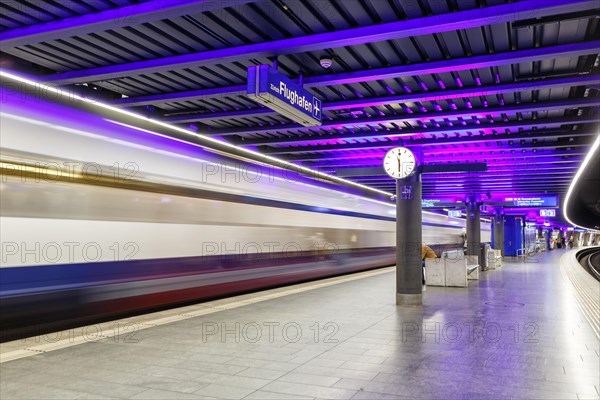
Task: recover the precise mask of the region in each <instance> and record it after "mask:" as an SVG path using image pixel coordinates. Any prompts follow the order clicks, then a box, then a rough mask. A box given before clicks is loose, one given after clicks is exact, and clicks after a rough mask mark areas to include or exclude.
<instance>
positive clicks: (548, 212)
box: [540, 210, 556, 217]
mask: <svg viewBox="0 0 600 400" xmlns="http://www.w3.org/2000/svg"><path fill="white" fill-rule="evenodd" d="M540 217H556V210H540Z"/></svg>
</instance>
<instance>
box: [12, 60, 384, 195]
mask: <svg viewBox="0 0 600 400" xmlns="http://www.w3.org/2000/svg"><path fill="white" fill-rule="evenodd" d="M0 76H1V77H2V78H7V79H11V80H13V81H17V82H21V83H24V84H26V85H29V86H35V87H38V88H40V89H42V90H47V91H49V92H52V93H56V94H59V95H61V96H65V97H68V98H70V99H77V100H81V101H83V102H86V103H89V104H93V105H94V106H97V107H100V108H104V109H107V110H110V111H113V112H116V113H119V114H122V115H127V116H128V117H132V118H135V119H138V120H142V121H145V122H150V123H152V124H155V125H157V126H162V127H165V128H169V129H173V130H176V131H178V132H181V133H184V134H186V135H190V136H194V137H196V138H198V139H200V140H203V141H205V142H208V143H210V144H217V145H219V146H226V147H229V148H231V149H232V150H236V151H241V152H244V153H246V154H248V155H251V156H252V157H257V158H259V159H263V160H265V161H267V162H271V163H273V162H275V163H280V164H283V165H285V166H287V167H290V168H292V170H296V171H298V170H299V171H303V172H306V173H308V174H311V176H317V177H321V178H327V179H330V180H332V181H335V182H339V183H343V184H345V185H350V186H354V187H358V188H360V189H364V190H367V191H369V192H373V193H377V194H380V195H381V194H382V195H385V196H392V195H393V194H392V193H389V192H385V191H383V190H379V189H375V188H372V187H369V186H366V185H361V184H360V183H356V182H352V181H349V180H346V179H343V178H339V177H337V176H333V175H329V174H325V173H323V172H319V171H315V170H312V169H310V168H306V167H302V166H299V165H296V164H292V163H289V162H287V161H283V160H280V159H278V158H275V157H271V156H267V155H264V154H262V153H259V152H256V151H252V150H249V149H245V148H243V147H239V146H236V145H233V144H230V143H227V142H223V141H220V140H217V139H214V138H211V137H208V136H204V135H201V134H198V133H196V132H193V131H190V130H188V129H184V128H181V127H178V126H175V125H171V124H168V123H166V122H162V121H158V120H155V119H151V118H147V117H144V116H143V115H139V114H136V113H133V112H130V111H127V110H123V109H121V108H117V107H114V106H111V105H109V104H104V103H101V102H98V101H97V100H95V99H87V98H85V97H81V96H78V95H76V94H74V93H69V92H66V91H64V90H62V89H58V88H56V87H53V86H48V85H45V84H43V83H40V82H35V81H32V80H30V79H27V78H24V77H22V76H18V75H14V74H12V73H10V72H6V71H3V70H0ZM209 147H210V146H209Z"/></svg>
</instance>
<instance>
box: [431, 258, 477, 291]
mask: <svg viewBox="0 0 600 400" xmlns="http://www.w3.org/2000/svg"><path fill="white" fill-rule="evenodd" d="M425 270H426V271H427V282H426V283H427V285H431V286H458V287H467V281H468V280H470V279H479V262H478V257H477V256H465V255H464V254H463V252H462V250H451V251H445V252H443V253H442V257H441V258H426V259H425Z"/></svg>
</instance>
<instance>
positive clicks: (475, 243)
mask: <svg viewBox="0 0 600 400" xmlns="http://www.w3.org/2000/svg"><path fill="white" fill-rule="evenodd" d="M479 217H480V213H479V203H478V202H477V198H476V196H472V195H470V196H469V197H468V198H467V255H469V256H479V255H480V252H481V250H480V248H479V246H480V243H481V221H480V219H479Z"/></svg>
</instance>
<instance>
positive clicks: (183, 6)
mask: <svg viewBox="0 0 600 400" xmlns="http://www.w3.org/2000/svg"><path fill="white" fill-rule="evenodd" d="M251 1H255V0H219V1H214V0H168V1H165V0H153V1H149V2H146V3H140V4H133V5H130V6H125V7H118V8H114V9H110V10H104V11H98V12H93V13H89V14H83V15H80V16H76V17H70V18H64V19H60V20H57V21H50V22H44V23H40V24H35V25H30V26H26V27H22V28H16V29H11V30H8V31H4V32H1V33H0V48H1V49H2V50H3V51H6V50H8V49H10V48H13V47H18V46H26V45H31V44H35V43H39V42H48V41H51V40H57V39H64V38H69V37H72V36H81V35H86V34H89V33H93V32H101V31H107V30H111V29H118V28H123V27H126V26H135V25H140V24H143V23H149V22H155V21H160V20H163V19H169V18H175V17H179V16H182V15H187V14H200V13H203V12H206V11H213V10H219V9H222V8H225V7H235V6H239V5H242V4H246V3H250V2H251Z"/></svg>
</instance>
